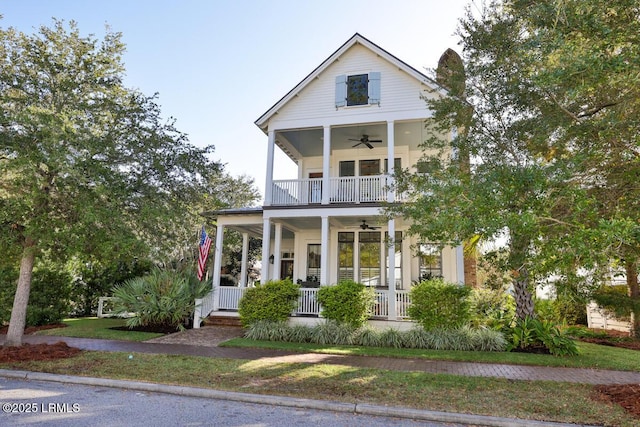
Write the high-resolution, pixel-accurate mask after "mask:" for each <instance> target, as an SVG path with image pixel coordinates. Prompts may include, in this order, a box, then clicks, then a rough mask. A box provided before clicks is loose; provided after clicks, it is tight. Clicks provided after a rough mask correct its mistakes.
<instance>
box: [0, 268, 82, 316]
mask: <svg viewBox="0 0 640 427" xmlns="http://www.w3.org/2000/svg"><path fill="white" fill-rule="evenodd" d="M17 281H18V272H17V271H16V270H15V269H13V268H10V267H7V268H5V269H0V323H8V322H9V318H10V317H11V308H12V306H13V298H14V295H15V292H16V283H17ZM70 299H71V276H70V275H69V273H68V272H66V271H64V270H58V269H56V268H54V267H53V266H52V265H46V266H44V267H40V268H38V269H37V270H35V271H34V272H33V276H32V278H31V291H30V297H29V305H28V306H27V317H26V326H40V325H48V324H53V323H60V322H61V321H62V319H64V318H66V317H68V316H69V311H70V310H71V302H70Z"/></svg>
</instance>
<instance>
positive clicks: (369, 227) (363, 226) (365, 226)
mask: <svg viewBox="0 0 640 427" xmlns="http://www.w3.org/2000/svg"><path fill="white" fill-rule="evenodd" d="M379 228H380V227H374V226H372V225H369V224H367V220H366V219H363V220H362V224H360V229H361V230H377V229H379Z"/></svg>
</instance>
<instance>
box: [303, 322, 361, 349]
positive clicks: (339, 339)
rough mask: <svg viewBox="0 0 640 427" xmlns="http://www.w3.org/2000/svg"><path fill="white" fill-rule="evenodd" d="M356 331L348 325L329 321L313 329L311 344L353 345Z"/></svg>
mask: <svg viewBox="0 0 640 427" xmlns="http://www.w3.org/2000/svg"><path fill="white" fill-rule="evenodd" d="M355 332H356V329H355V328H354V327H352V326H351V325H349V324H346V323H338V322H336V321H335V320H327V321H326V322H323V323H319V324H317V325H316V326H314V327H313V330H312V331H311V342H313V343H316V344H322V345H325V344H333V345H352V344H353V342H354V337H355Z"/></svg>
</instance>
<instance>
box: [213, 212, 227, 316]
mask: <svg viewBox="0 0 640 427" xmlns="http://www.w3.org/2000/svg"><path fill="white" fill-rule="evenodd" d="M223 240H224V226H223V225H222V224H218V226H217V228H216V247H215V248H214V255H213V311H218V310H219V309H220V270H221V269H222V268H221V267H222V242H223Z"/></svg>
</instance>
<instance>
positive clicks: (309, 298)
mask: <svg viewBox="0 0 640 427" xmlns="http://www.w3.org/2000/svg"><path fill="white" fill-rule="evenodd" d="M216 289H218V290H219V292H220V300H219V305H220V307H219V309H220V310H231V311H237V310H238V303H239V302H240V299H241V298H242V296H243V295H244V292H245V291H246V290H247V288H237V287H233V286H221V287H219V288H216ZM317 294H318V288H300V296H299V297H298V307H297V308H296V310H295V311H294V313H293V314H294V315H296V316H309V315H311V316H317V315H319V314H320V311H322V308H321V307H320V304H319V303H318V299H317ZM410 304H411V300H410V298H409V291H408V290H396V318H397V319H399V320H402V319H407V318H409V316H408V314H407V307H408V306H409V305H410ZM211 312H213V292H210V293H209V294H208V295H207V296H206V297H204V298H202V299H201V300H196V314H195V319H194V321H195V322H196V323H194V325H195V324H198V325H199V324H200V323H199V322H200V320H201V319H203V318H205V317H207V316H208V315H209V314H211ZM371 317H375V318H388V317H389V291H388V290H386V289H385V290H376V291H375V305H374V309H373V313H372V316H371Z"/></svg>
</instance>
